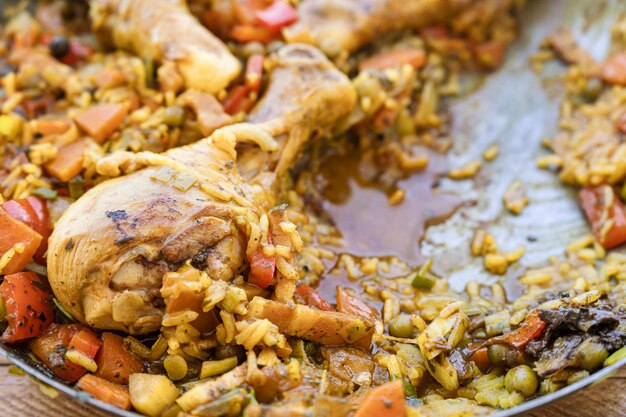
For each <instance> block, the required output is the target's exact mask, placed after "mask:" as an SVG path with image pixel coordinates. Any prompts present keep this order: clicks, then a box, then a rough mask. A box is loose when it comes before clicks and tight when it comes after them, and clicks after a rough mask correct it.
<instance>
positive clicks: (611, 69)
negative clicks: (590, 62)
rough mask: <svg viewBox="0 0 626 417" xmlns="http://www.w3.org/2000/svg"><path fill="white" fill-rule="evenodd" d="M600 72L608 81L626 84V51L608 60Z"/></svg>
mask: <svg viewBox="0 0 626 417" xmlns="http://www.w3.org/2000/svg"><path fill="white" fill-rule="evenodd" d="M600 74H601V75H602V79H603V80H604V81H606V82H607V83H610V84H619V85H626V51H623V52H619V53H617V54H615V55H613V56H612V57H611V58H610V59H609V60H608V61H606V62H605V63H604V65H602V68H601V69H600Z"/></svg>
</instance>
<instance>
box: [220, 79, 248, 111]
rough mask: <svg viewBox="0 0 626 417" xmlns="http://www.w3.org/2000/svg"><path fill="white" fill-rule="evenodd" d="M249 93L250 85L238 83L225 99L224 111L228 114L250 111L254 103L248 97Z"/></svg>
mask: <svg viewBox="0 0 626 417" xmlns="http://www.w3.org/2000/svg"><path fill="white" fill-rule="evenodd" d="M248 93H249V90H248V87H246V86H245V85H238V86H236V87H235V88H233V89H232V90H231V91H230V94H229V95H228V97H226V100H224V111H225V112H226V113H228V114H237V113H239V112H242V111H243V112H247V111H249V110H250V109H251V108H252V105H253V104H254V103H253V102H252V101H251V100H250V99H249V98H248Z"/></svg>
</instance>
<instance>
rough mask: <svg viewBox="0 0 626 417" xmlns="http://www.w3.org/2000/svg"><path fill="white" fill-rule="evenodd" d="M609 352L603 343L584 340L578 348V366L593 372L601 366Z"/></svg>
mask: <svg viewBox="0 0 626 417" xmlns="http://www.w3.org/2000/svg"><path fill="white" fill-rule="evenodd" d="M608 356H609V352H608V351H607V350H606V348H605V347H604V345H602V344H601V343H597V342H592V341H589V340H586V341H585V342H583V343H582V344H581V345H580V347H579V348H578V360H579V362H578V363H579V366H580V367H581V368H582V369H584V370H585V371H589V372H593V371H595V370H596V369H598V368H601V367H602V364H603V363H604V361H605V360H606V358H608Z"/></svg>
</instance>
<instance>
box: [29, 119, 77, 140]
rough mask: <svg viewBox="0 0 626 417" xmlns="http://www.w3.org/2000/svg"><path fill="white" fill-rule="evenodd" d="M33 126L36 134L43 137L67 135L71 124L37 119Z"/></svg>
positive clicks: (63, 121) (59, 120)
mask: <svg viewBox="0 0 626 417" xmlns="http://www.w3.org/2000/svg"><path fill="white" fill-rule="evenodd" d="M33 125H34V126H33V127H34V129H33V131H34V133H38V134H40V135H43V136H47V135H57V134H61V133H65V132H67V131H68V130H69V129H70V123H69V122H68V121H67V120H63V119H37V120H36V121H35V123H33Z"/></svg>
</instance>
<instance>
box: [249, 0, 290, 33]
mask: <svg viewBox="0 0 626 417" xmlns="http://www.w3.org/2000/svg"><path fill="white" fill-rule="evenodd" d="M255 17H256V20H257V22H259V23H260V24H261V25H263V26H264V27H266V28H267V29H270V30H273V31H279V30H281V29H282V28H284V27H285V26H289V25H291V24H292V23H294V22H295V21H296V20H298V12H296V9H294V8H293V6H292V5H290V4H288V3H285V2H284V1H281V0H277V1H275V2H274V3H272V4H271V5H270V6H269V7H267V8H265V9H263V10H259V11H257V12H256V13H255Z"/></svg>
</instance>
